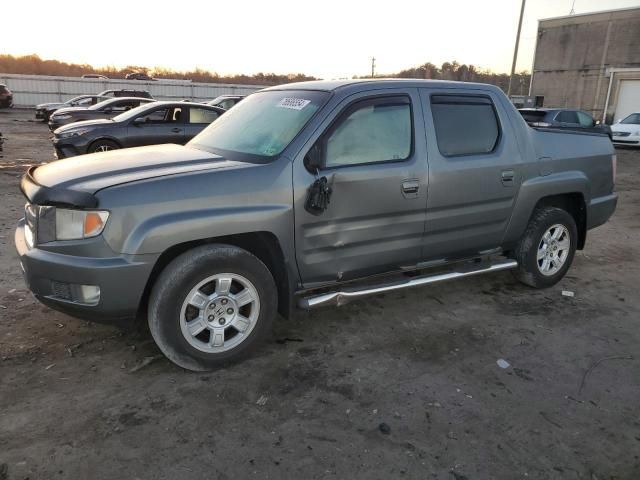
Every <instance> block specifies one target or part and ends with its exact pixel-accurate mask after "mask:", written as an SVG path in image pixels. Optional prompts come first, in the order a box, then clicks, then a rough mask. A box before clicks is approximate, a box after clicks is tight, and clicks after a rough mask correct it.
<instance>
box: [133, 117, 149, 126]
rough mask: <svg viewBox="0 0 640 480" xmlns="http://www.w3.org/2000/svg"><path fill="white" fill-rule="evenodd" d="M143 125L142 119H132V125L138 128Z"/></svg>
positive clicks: (143, 119)
mask: <svg viewBox="0 0 640 480" xmlns="http://www.w3.org/2000/svg"><path fill="white" fill-rule="evenodd" d="M145 123H146V119H145V118H144V117H138V118H134V119H133V124H134V125H135V126H136V127H139V126H140V125H144V124H145Z"/></svg>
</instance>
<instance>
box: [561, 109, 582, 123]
mask: <svg viewBox="0 0 640 480" xmlns="http://www.w3.org/2000/svg"><path fill="white" fill-rule="evenodd" d="M556 122H560V123H573V124H578V123H580V122H579V121H578V114H577V113H576V112H572V111H570V110H563V111H562V112H560V113H558V115H556Z"/></svg>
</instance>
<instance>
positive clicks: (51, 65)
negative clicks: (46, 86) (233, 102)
mask: <svg viewBox="0 0 640 480" xmlns="http://www.w3.org/2000/svg"><path fill="white" fill-rule="evenodd" d="M0 72H2V73H18V74H26V75H53V76H64V77H80V76H82V75H85V74H89V73H97V74H100V75H104V76H106V77H109V78H114V79H117V78H124V77H125V75H127V74H128V73H132V72H143V73H146V74H148V75H150V76H152V77H154V78H171V79H184V80H192V81H194V82H202V83H236V84H251V85H278V84H282V83H291V82H302V81H305V80H316V78H315V77H312V76H309V75H305V74H303V73H290V74H277V73H256V74H254V75H244V74H238V75H220V74H218V73H216V72H211V71H209V70H204V69H201V68H196V69H194V70H190V71H176V70H172V69H170V68H161V67H156V68H153V69H151V68H148V67H143V66H139V65H129V66H126V67H124V68H117V67H113V66H108V67H99V68H98V67H93V66H91V65H87V64H77V63H67V62H61V61H59V60H43V59H42V58H40V57H39V56H38V55H24V56H14V55H4V54H2V55H0ZM377 77H378V76H377ZM379 77H380V78H382V77H392V78H422V79H436V80H458V81H461V82H480V83H490V84H492V85H497V86H498V87H500V88H501V89H502V90H504V91H506V90H507V86H508V84H509V75H508V74H506V73H494V72H491V71H490V70H487V69H483V68H480V67H476V66H475V65H465V64H459V63H458V62H456V61H453V62H444V63H443V64H442V65H441V66H439V67H438V66H436V65H434V64H433V63H430V62H427V63H424V64H422V65H420V66H418V67H414V68H408V69H405V70H401V71H400V72H397V73H392V74H386V75H384V76H382V75H380V76H379ZM353 78H367V77H353ZM529 80H530V74H529V73H527V72H520V73H517V74H516V75H515V76H514V79H513V84H512V88H511V90H512V93H514V94H519V95H525V94H526V93H527V90H528V88H529Z"/></svg>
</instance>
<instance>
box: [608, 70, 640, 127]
mask: <svg viewBox="0 0 640 480" xmlns="http://www.w3.org/2000/svg"><path fill="white" fill-rule="evenodd" d="M634 112H640V80H622V81H621V82H620V93H619V94H618V103H617V105H616V113H615V115H614V117H613V118H615V119H616V121H617V120H619V119H621V118H624V117H626V116H627V115H629V114H630V113H634Z"/></svg>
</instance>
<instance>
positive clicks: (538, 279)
mask: <svg viewBox="0 0 640 480" xmlns="http://www.w3.org/2000/svg"><path fill="white" fill-rule="evenodd" d="M577 244H578V228H577V227H576V222H575V219H574V218H573V216H572V215H571V214H569V213H568V212H567V211H565V210H563V209H561V208H557V207H542V208H539V209H537V210H536V211H535V212H534V213H533V216H532V217H531V220H529V225H528V226H527V229H526V231H525V233H524V235H523V236H522V238H521V239H520V241H519V242H518V246H517V247H516V249H515V252H514V256H515V259H516V260H517V261H518V268H517V269H515V270H512V272H513V274H514V276H515V277H516V278H517V279H518V280H519V281H520V282H522V283H524V284H526V285H529V286H531V287H534V288H547V287H551V286H552V285H555V284H556V283H558V282H559V281H560V280H561V279H562V277H564V275H565V274H566V273H567V270H569V267H570V266H571V262H573V256H574V254H575V251H576V245H577Z"/></svg>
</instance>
